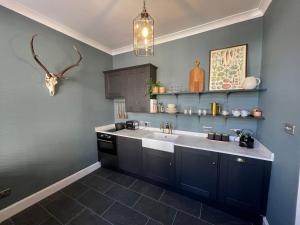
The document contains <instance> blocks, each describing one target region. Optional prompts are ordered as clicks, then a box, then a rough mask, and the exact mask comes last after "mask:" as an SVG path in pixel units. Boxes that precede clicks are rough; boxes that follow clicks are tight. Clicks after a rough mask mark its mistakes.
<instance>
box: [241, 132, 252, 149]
mask: <svg viewBox="0 0 300 225" xmlns="http://www.w3.org/2000/svg"><path fill="white" fill-rule="evenodd" d="M240 146H241V147H246V148H254V138H253V137H252V134H251V133H249V132H242V133H241V134H240Z"/></svg>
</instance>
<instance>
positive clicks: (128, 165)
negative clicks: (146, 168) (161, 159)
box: [117, 137, 142, 175]
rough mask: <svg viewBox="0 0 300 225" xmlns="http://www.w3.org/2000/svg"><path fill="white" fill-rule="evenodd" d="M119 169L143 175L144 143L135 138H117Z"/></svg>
mask: <svg viewBox="0 0 300 225" xmlns="http://www.w3.org/2000/svg"><path fill="white" fill-rule="evenodd" d="M117 149H118V166H119V169H121V170H124V171H127V172H130V173H133V174H136V175H142V173H141V170H142V141H141V140H138V139H134V138H125V137H118V138H117Z"/></svg>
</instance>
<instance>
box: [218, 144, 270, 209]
mask: <svg viewBox="0 0 300 225" xmlns="http://www.w3.org/2000/svg"><path fill="white" fill-rule="evenodd" d="M249 151H251V150H249ZM265 163H268V162H265V161H263V160H257V159H251V158H245V157H239V156H232V155H225V154H222V155H221V161H220V187H219V188H220V192H219V197H220V201H221V202H222V203H223V204H225V205H228V206H230V207H234V208H237V209H240V210H246V211H247V212H254V213H264V212H262V211H263V210H264V209H263V208H264V200H265V195H267V189H268V188H266V184H267V183H268V182H266V180H268V176H269V175H267V174H266V168H265V166H266V164H265ZM267 165H269V164H267ZM267 185H268V184H267Z"/></svg>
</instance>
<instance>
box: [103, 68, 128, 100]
mask: <svg viewBox="0 0 300 225" xmlns="http://www.w3.org/2000/svg"><path fill="white" fill-rule="evenodd" d="M104 76H105V97H106V98H108V99H114V98H119V97H123V95H124V93H125V92H126V90H125V88H126V86H124V83H123V76H122V73H121V72H119V71H116V72H109V73H105V74H104Z"/></svg>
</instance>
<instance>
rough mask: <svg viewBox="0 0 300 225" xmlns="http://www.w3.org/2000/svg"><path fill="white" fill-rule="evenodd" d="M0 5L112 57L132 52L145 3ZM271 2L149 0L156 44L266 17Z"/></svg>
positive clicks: (21, 1) (5, 1) (10, 1)
mask: <svg viewBox="0 0 300 225" xmlns="http://www.w3.org/2000/svg"><path fill="white" fill-rule="evenodd" d="M0 2H1V5H3V6H5V7H7V8H10V9H12V10H14V11H16V12H18V13H20V14H23V15H25V16H27V17H29V18H31V19H33V20H36V21H38V22H40V23H42V24H45V25H47V26H49V27H51V28H54V29H56V30H58V31H60V32H63V33H65V34H67V35H69V36H72V37H74V38H76V39H78V40H80V41H83V42H85V43H87V44H89V45H91V46H93V47H96V48H98V49H100V50H102V51H105V52H107V53H109V54H112V55H116V54H119V53H122V52H126V51H130V50H131V49H132V46H131V43H132V39H133V37H132V20H133V18H134V17H136V16H137V15H138V14H139V13H140V12H141V9H142V0H84V1H82V0H51V1H46V0H43V1H42V0H0ZM270 3H271V0H242V1H241V0H221V1H220V0H146V6H147V9H148V11H149V13H150V15H151V16H152V17H153V18H154V21H155V36H156V40H155V43H156V44H159V43H163V42H167V41H171V40H175V39H178V38H182V37H186V36H190V35H193V34H196V33H201V32H204V31H207V30H211V29H216V28H218V27H223V26H227V25H230V24H233V23H237V22H241V21H245V20H249V19H253V18H256V17H260V16H263V14H264V13H265V11H266V9H267V8H268V6H269V4H270Z"/></svg>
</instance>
